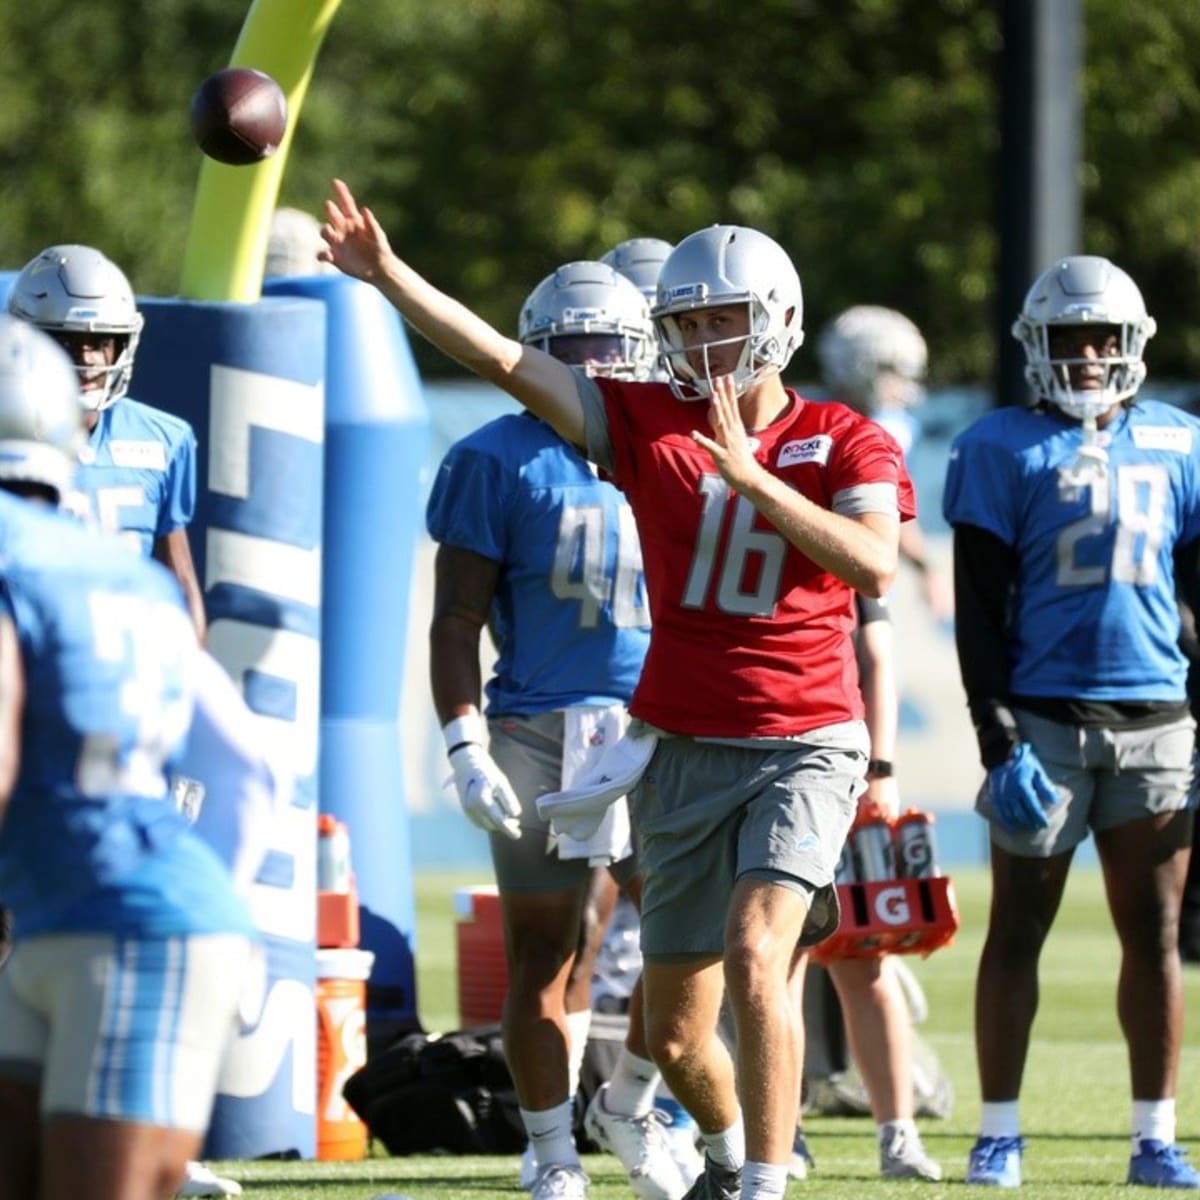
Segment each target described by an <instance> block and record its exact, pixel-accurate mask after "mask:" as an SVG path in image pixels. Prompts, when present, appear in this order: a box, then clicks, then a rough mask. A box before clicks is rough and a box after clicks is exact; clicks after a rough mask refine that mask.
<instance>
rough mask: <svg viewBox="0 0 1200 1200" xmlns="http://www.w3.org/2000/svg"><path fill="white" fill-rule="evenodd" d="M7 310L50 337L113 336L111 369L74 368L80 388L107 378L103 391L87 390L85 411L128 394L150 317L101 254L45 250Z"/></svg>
mask: <svg viewBox="0 0 1200 1200" xmlns="http://www.w3.org/2000/svg"><path fill="white" fill-rule="evenodd" d="M8 311H9V312H10V313H12V314H13V316H15V317H20V318H21V319H22V320H24V321H30V322H32V323H33V324H34V325H36V326H38V328H39V329H43V330H45V332H46V333H48V334H50V336H51V337H55V338H57V337H58V336H59V335H61V334H79V333H98V334H106V335H111V336H112V337H113V338H114V340H115V342H116V352H115V354H114V357H113V362H112V364H111V365H110V366H103V365H100V364H96V365H87V366H83V365H80V364H79V363H76V365H75V369H76V371H77V372H78V374H79V377H80V382H81V384H82V383H84V382H86V381H87V380H90V379H94V378H95V377H96V375H97V374H98V373H99V374H103V376H104V386H103V387H100V388H83V389H82V391H81V395H82V403H83V406H84V408H86V409H90V410H95V411H99V410H101V409H105V408H108V407H109V406H110V405H111V404H115V403H116V402H117V401H118V400H119V399H120V398H121V397H122V396H124V395H125V393H126V392H127V391H128V390H129V379H130V376H131V375H132V374H133V360H134V356H135V355H136V353H137V344H138V339H139V338H140V337H141V332H142V326H143V324H144V323H145V318H144V317H143V316H142V314H141V313H139V312H138V310H137V302H136V301H135V300H134V296H133V289H132V288H131V287H130V286H129V280H128V279H126V278H125V273H124V272H123V271H122V270H121V268H120V267H118V266H117V265H116V263H114V262H111V261H110V260H109V259H107V258H105V256H104V255H103V254H101V253H100V251H99V250H95V249H93V248H92V247H91V246H69V245H63V246H50V247H49V248H48V249H46V250H43V251H42V252H41V254H39V255H38V256H37V257H36V258H34V259H32V260H31V261H30V262H28V263H26V265H25V266H24V268H23V269H22V270H21V272H20V274H19V275H18V276H17V278H16V279H15V280H14V281H13V286H12V291H11V293H10V294H9V297H8Z"/></svg>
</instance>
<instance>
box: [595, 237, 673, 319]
mask: <svg viewBox="0 0 1200 1200" xmlns="http://www.w3.org/2000/svg"><path fill="white" fill-rule="evenodd" d="M673 249H674V247H673V246H672V245H671V243H670V242H664V241H663V240H662V238H652V237H635V238H629V239H628V240H626V241H624V242H619V243H618V244H617V245H615V246H614V247H613V248H612V249H611V250H610V251H609V252H608V253H607V254H602V255H601V256H600V261H601V262H602V263H608V265H609V266H610V267H614V268H615V269H616V270H618V271H620V272H621V274H622V275H624V276H625V278H626V279H628V280H629V282H630V283H632V284H633V285H634V286H635V287H636V288H637V289H638V291H639V292H641V293H642V295H643V296H645V297H646V303H647V304H653V303H654V301H655V298H656V297H657V294H658V276H659V274H660V273H661V272H662V265H663V263H665V262H666V261H667V257H668V256H669V255H670V253H671V251H672V250H673Z"/></svg>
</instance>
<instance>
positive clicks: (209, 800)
mask: <svg viewBox="0 0 1200 1200" xmlns="http://www.w3.org/2000/svg"><path fill="white" fill-rule="evenodd" d="M257 732H258V717H256V716H255V715H254V713H252V712H251V711H250V710H249V709H248V708H247V707H246V703H245V701H244V700H243V699H242V697H241V694H240V693H239V692H238V689H237V687H236V686H235V685H234V682H233V680H232V679H230V678H229V676H228V675H227V674H226V672H225V669H224V668H223V667H222V666H221V665H220V663H218V662H217V660H216V659H215V658H213V657H212V655H210V654H208V653H201V654H200V656H199V661H198V664H197V669H196V706H195V712H194V714H193V716H192V726H191V729H190V731H189V733H188V740H187V748H186V749H185V751H184V754H183V757H182V758H181V759H180V761H179V763H178V771H179V773H180V774H182V775H186V776H188V777H189V778H192V779H197V780H199V781H200V782H201V783H202V784H203V785H204V804H203V805H202V807H201V809H200V815H199V816H198V817H197V819H196V823H195V825H193V826H192V828H193V829H194V830H195V832H196V833H197V834H199V835H200V837H202V838H203V839H204V840H205V841H206V842H207V843H208V844H209V845H210V846H211V847H212V848H213V849H214V850H215V851H216V852H217V854H218V856H219V857H220V858H221V861H222V862H224V863H225V865H226V866H227V867H228V868H229V871H230V874H231V875H232V876H233V881H234V884H235V886H236V887H237V889H238V892H239V893H240V894H241V895H245V894H246V892H247V891H248V889H249V887H250V885H251V884H252V883H253V882H254V877H255V876H256V875H257V874H258V869H259V867H260V866H261V865H262V860H263V857H264V855H265V854H266V852H267V847H268V845H269V843H270V835H271V829H272V826H273V825H274V822H275V821H276V819H277V818H278V816H279V814H280V813H281V812H282V810H283V808H284V806H285V805H286V804H287V802H288V799H289V798H290V795H291V778H290V776H289V775H288V774H287V773H286V771H284V770H283V769H281V766H280V764H274V763H272V762H270V761H269V760H268V759H267V758H266V757H264V755H263V753H262V750H261V745H262V742H263V741H264V740H265V739H263V738H261V737H256V734H257Z"/></svg>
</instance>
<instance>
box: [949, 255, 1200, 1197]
mask: <svg viewBox="0 0 1200 1200" xmlns="http://www.w3.org/2000/svg"><path fill="white" fill-rule="evenodd" d="M1154 331H1155V323H1154V320H1153V318H1152V317H1150V316H1149V315H1148V314H1147V312H1146V305H1145V302H1144V300H1143V299H1142V294H1141V292H1140V290H1139V289H1138V287H1137V285H1136V284H1135V283H1134V281H1133V280H1132V279H1131V278H1130V277H1129V275H1127V274H1126V273H1125V272H1124V271H1123V270H1121V268H1120V267H1117V266H1115V265H1114V264H1113V263H1111V262H1109V261H1108V259H1105V258H1099V257H1094V256H1090V255H1076V256H1072V257H1069V258H1064V259H1060V260H1059V261H1058V262H1056V263H1054V265H1053V266H1051V267H1050V268H1049V269H1048V270H1046V271H1045V272H1044V273H1043V274H1042V275H1040V276H1039V277H1038V278H1037V279H1036V280H1035V281H1034V283H1033V285H1032V287H1030V289H1029V292H1028V293H1027V295H1026V297H1025V301H1024V304H1023V306H1022V309H1021V313H1020V315H1019V316H1018V318H1017V320H1016V323H1015V324H1014V325H1013V334H1014V336H1015V337H1016V338H1017V339H1018V341H1019V342H1020V343H1021V345H1022V347H1023V348H1024V351H1025V361H1026V367H1025V377H1026V379H1027V381H1028V383H1029V386H1030V389H1031V392H1032V399H1033V404H1032V406H1030V407H1025V406H1020V407H1008V408H1001V409H997V410H996V411H994V412H991V413H989V414H987V415H986V416H984V417H982V418H980V419H979V420H978V421H976V422H975V424H974V425H972V426H971V427H970V428H969V429H968V430H967V431H966V432H965V433H963V434H961V435H960V436H959V437H958V438H957V439H956V440H955V441H954V443H953V445H952V447H951V452H950V464H949V470H948V472H947V476H946V485H945V496H944V502H943V506H944V510H945V515H946V519H947V521H949V522H950V524H951V525H952V526H953V527H954V557H955V590H956V598H957V614H958V615H957V629H956V636H957V641H958V656H959V663H960V667H961V671H962V677H963V683H964V685H965V687H966V692H967V700H968V703H969V705H970V710H971V716H972V719H973V721H974V724H975V729H976V733H977V736H978V741H979V753H980V758H981V761H982V763H983V766H984V769H985V771H986V772H987V775H986V781H985V784H984V786H983V787H982V788H981V790H980V793H979V797H978V800H977V803H976V807H977V808H978V810H979V812H980V813H981V814H982V815H983V816H984V817H985V818H986V819H987V821H988V824H989V829H990V835H991V869H992V903H991V910H990V916H989V920H988V932H987V938H986V941H985V943H984V948H983V954H982V957H981V959H980V963H979V973H978V978H977V982H976V992H975V1040H976V1051H977V1058H978V1064H979V1075H980V1089H981V1092H982V1097H983V1106H982V1114H981V1125H980V1136H979V1139H978V1141H977V1142H976V1143H975V1146H974V1148H973V1149H972V1151H971V1154H970V1163H969V1167H968V1172H967V1182H968V1183H981V1184H992V1185H998V1186H1002V1187H1013V1186H1016V1185H1018V1184H1019V1183H1020V1182H1021V1150H1022V1146H1023V1142H1022V1139H1021V1126H1020V1121H1019V1116H1018V1099H1019V1095H1020V1090H1021V1077H1022V1073H1023V1070H1024V1066H1025V1058H1026V1053H1027V1051H1028V1046H1029V1032H1030V1027H1031V1025H1032V1023H1033V1018H1034V1013H1035V1011H1036V1009H1037V1002H1038V1001H1037V997H1038V982H1037V978H1038V976H1037V972H1038V957H1039V955H1040V953H1041V949H1042V945H1043V943H1044V941H1045V938H1046V935H1047V934H1048V932H1049V930H1050V927H1051V925H1052V924H1053V921H1054V916H1055V914H1056V912H1057V911H1058V906H1059V903H1060V901H1061V900H1062V895H1063V889H1064V887H1065V885H1066V881H1067V872H1068V870H1069V869H1070V865H1071V859H1072V857H1073V855H1074V852H1075V847H1076V846H1078V845H1079V843H1080V842H1081V841H1083V839H1084V838H1085V837H1087V835H1088V833H1089V831H1090V832H1091V834H1092V836H1093V837H1094V839H1095V842H1096V849H1097V852H1098V854H1099V857H1100V866H1101V870H1102V872H1103V875H1104V883H1105V891H1106V894H1107V897H1108V903H1109V909H1110V911H1111V913H1112V919H1113V924H1114V926H1115V927H1116V932H1117V937H1118V939H1119V941H1120V945H1121V971H1120V976H1119V979H1118V983H1117V1011H1118V1014H1119V1016H1120V1021H1121V1028H1122V1031H1123V1033H1124V1035H1125V1040H1126V1042H1127V1043H1128V1049H1129V1066H1130V1074H1131V1079H1130V1083H1131V1090H1132V1098H1133V1111H1132V1154H1131V1157H1130V1161H1129V1170H1128V1175H1127V1178H1128V1181H1129V1182H1130V1183H1133V1184H1141V1185H1146V1186H1151V1187H1178V1188H1196V1187H1200V1176H1198V1175H1197V1173H1196V1171H1195V1169H1194V1168H1193V1167H1191V1166H1190V1165H1189V1164H1188V1163H1187V1161H1186V1160H1185V1158H1184V1157H1183V1153H1182V1151H1181V1150H1180V1149H1179V1148H1178V1147H1177V1146H1176V1144H1175V1091H1176V1077H1177V1074H1178V1069H1179V1048H1180V1039H1181V1036H1182V1025H1183V991H1182V983H1181V979H1180V973H1181V968H1180V962H1179V950H1178V945H1177V928H1178V921H1179V909H1180V897H1181V894H1182V890H1183V881H1184V877H1185V875H1186V874H1187V869H1188V857H1189V847H1190V844H1191V837H1192V814H1191V812H1190V811H1189V804H1190V802H1191V797H1192V794H1193V785H1194V778H1193V745H1194V733H1195V723H1194V721H1193V719H1192V717H1191V715H1190V713H1189V710H1188V704H1187V696H1186V691H1185V676H1186V671H1187V664H1186V660H1185V658H1184V655H1183V652H1182V651H1181V649H1180V647H1179V633H1180V620H1179V611H1178V608H1177V606H1176V582H1177V581H1178V582H1179V584H1180V588H1181V591H1180V595H1181V597H1182V599H1183V600H1184V601H1185V602H1187V603H1188V604H1189V605H1190V606H1191V607H1192V608H1193V610H1195V606H1196V603H1197V600H1200V586H1198V582H1197V581H1198V580H1200V574H1198V573H1197V569H1196V567H1197V557H1198V551H1200V453H1198V450H1200V441H1198V438H1200V422H1197V421H1196V420H1195V419H1194V418H1193V417H1191V416H1189V415H1187V414H1186V413H1184V412H1183V411H1182V410H1180V409H1177V408H1174V407H1172V406H1170V405H1166V404H1162V403H1159V402H1156V401H1152V400H1146V399H1142V398H1141V397H1140V396H1139V394H1138V392H1139V388H1140V387H1141V385H1142V381H1143V380H1144V379H1145V377H1146V366H1145V363H1144V362H1143V361H1142V355H1143V351H1144V349H1145V346H1146V342H1147V340H1148V339H1149V338H1150V337H1151V336H1152V335H1153V334H1154Z"/></svg>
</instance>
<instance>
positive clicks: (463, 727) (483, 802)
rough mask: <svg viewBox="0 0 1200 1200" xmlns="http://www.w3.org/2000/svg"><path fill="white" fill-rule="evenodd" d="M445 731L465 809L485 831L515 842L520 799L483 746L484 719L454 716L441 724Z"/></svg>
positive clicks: (518, 834)
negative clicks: (502, 835) (501, 835)
mask: <svg viewBox="0 0 1200 1200" xmlns="http://www.w3.org/2000/svg"><path fill="white" fill-rule="evenodd" d="M442 734H443V736H444V737H445V739H446V749H447V751H448V752H449V757H450V766H451V767H453V768H454V774H453V776H452V778H453V780H454V786H455V788H456V789H457V790H458V800H459V803H460V804H461V805H462V809H463V812H465V813H466V814H467V816H468V818H470V820H471V821H472V823H473V824H475V825H478V826H479V828H480V829H482V830H484V831H485V832H487V833H502V834H504V835H505V836H506V837H510V838H512V839H513V840H514V841H515V840H516V839H517V838H519V837H520V836H521V826H520V824H519V822H518V818H519V817H520V815H521V802H520V800H518V799H517V794H516V792H514V791H513V786H512V784H511V783H509V782H508V777H507V776H506V775H505V774H504V772H503V771H502V770H500V768H499V767H498V766H497V765H496V762H495V760H494V759H493V758H492V756H491V755H490V754H489V753H488V752H487V750H486V749H485V748H484V746H483V737H484V729H483V720H482V719H481V718H480V717H478V716H475V715H473V714H472V715H468V716H465V717H455V719H454V720H453V721H448V722H447V723H446V724H445V725H444V726H443V727H442ZM447 782H449V781H447Z"/></svg>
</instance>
